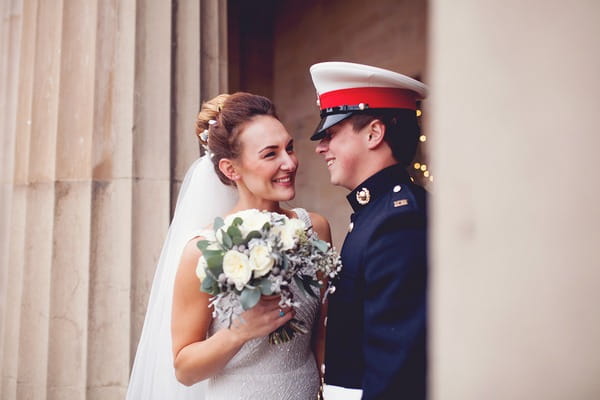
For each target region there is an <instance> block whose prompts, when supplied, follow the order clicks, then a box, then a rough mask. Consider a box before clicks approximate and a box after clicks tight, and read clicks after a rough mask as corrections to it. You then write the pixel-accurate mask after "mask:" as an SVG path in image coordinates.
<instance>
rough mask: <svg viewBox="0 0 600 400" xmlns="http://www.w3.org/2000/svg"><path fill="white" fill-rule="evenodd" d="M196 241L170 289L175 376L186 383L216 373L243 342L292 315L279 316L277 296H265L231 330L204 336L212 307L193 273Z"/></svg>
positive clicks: (280, 323) (283, 321) (260, 334)
mask: <svg viewBox="0 0 600 400" xmlns="http://www.w3.org/2000/svg"><path fill="white" fill-rule="evenodd" d="M197 241H198V239H194V240H192V241H190V242H189V243H188V244H187V246H186V248H185V250H184V251H183V256H182V259H181V263H180V264H179V269H178V271H177V276H176V277H175V286H174V288H173V311H172V319H171V333H172V341H173V343H172V344H173V358H174V367H175V376H176V377H177V380H179V381H180V382H181V383H183V384H184V385H188V386H189V385H193V384H194V383H196V382H199V381H201V380H204V379H207V378H210V377H211V376H214V375H216V374H217V373H218V372H219V371H221V369H223V367H224V366H225V365H226V364H227V363H228V362H229V360H231V358H232V357H233V356H234V355H235V354H236V353H237V352H238V351H239V350H240V348H241V347H242V346H243V344H244V343H245V342H246V341H248V340H250V339H253V338H257V337H262V336H266V335H268V334H269V333H270V332H272V331H274V330H275V329H277V328H278V327H279V326H281V325H283V324H284V323H285V322H287V321H288V320H290V319H291V318H292V317H293V314H294V313H293V312H287V313H286V314H285V316H284V317H280V316H279V307H278V305H277V303H278V301H279V299H278V297H275V296H271V297H264V298H262V299H261V301H260V302H259V303H258V304H257V305H256V306H254V307H253V308H251V309H250V310H248V311H246V312H244V313H243V314H242V316H241V317H243V318H241V319H236V320H235V321H234V323H233V324H232V326H231V328H230V329H221V330H219V331H218V332H216V333H215V334H214V335H212V336H211V337H209V338H207V337H206V335H207V332H208V328H209V326H210V323H211V320H212V309H209V307H208V304H209V298H210V295H209V294H207V293H204V292H201V291H200V280H199V279H198V277H197V276H196V265H197V263H198V258H199V257H200V255H201V253H200V250H198V248H197V246H196V242H197ZM242 319H243V322H242Z"/></svg>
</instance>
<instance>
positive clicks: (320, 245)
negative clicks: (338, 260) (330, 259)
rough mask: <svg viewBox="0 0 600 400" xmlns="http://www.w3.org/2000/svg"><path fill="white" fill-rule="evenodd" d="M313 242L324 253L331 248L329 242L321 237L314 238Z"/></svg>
mask: <svg viewBox="0 0 600 400" xmlns="http://www.w3.org/2000/svg"><path fill="white" fill-rule="evenodd" d="M312 244H313V246H315V247H316V248H317V249H319V250H320V251H322V252H323V253H326V252H327V250H328V249H329V245H328V244H327V242H325V241H323V240H320V239H315V240H312Z"/></svg>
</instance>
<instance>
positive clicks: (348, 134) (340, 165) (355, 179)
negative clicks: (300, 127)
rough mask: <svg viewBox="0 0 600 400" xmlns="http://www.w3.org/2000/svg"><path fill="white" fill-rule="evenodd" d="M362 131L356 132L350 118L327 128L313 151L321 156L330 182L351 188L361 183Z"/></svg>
mask: <svg viewBox="0 0 600 400" xmlns="http://www.w3.org/2000/svg"><path fill="white" fill-rule="evenodd" d="M365 136H366V134H364V132H362V131H360V132H357V131H355V130H354V128H353V127H352V123H351V122H350V120H345V121H343V122H340V123H339V124H336V125H334V126H332V127H331V128H329V129H327V131H326V134H325V137H324V138H323V139H321V141H320V142H319V144H318V145H317V148H316V149H315V151H316V152H317V153H318V154H320V155H321V156H323V158H324V159H325V162H326V163H327V169H328V170H329V177H330V181H331V183H332V184H334V185H336V186H342V187H345V188H346V189H348V190H353V189H354V188H355V187H356V186H357V185H359V184H360V183H361V181H362V180H361V179H360V174H359V172H360V165H361V159H363V155H364V153H365V150H366V148H367V147H366V142H365Z"/></svg>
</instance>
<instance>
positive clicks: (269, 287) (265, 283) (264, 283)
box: [258, 278, 273, 296]
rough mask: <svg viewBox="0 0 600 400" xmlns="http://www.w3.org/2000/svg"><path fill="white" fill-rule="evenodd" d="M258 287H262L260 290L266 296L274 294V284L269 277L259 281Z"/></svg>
mask: <svg viewBox="0 0 600 400" xmlns="http://www.w3.org/2000/svg"><path fill="white" fill-rule="evenodd" d="M258 287H259V288H260V292H261V293H262V294H264V295H265V296H270V295H272V294H273V284H272V283H271V281H270V280H269V279H268V278H263V279H261V280H260V282H259V283H258Z"/></svg>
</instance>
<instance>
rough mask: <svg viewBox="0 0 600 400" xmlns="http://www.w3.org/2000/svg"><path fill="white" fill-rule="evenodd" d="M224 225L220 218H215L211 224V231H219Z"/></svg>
mask: <svg viewBox="0 0 600 400" xmlns="http://www.w3.org/2000/svg"><path fill="white" fill-rule="evenodd" d="M223 225H225V221H223V218H221V217H217V218H215V222H213V229H214V230H215V232H216V231H218V230H219V229H221V227H222V226H223Z"/></svg>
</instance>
